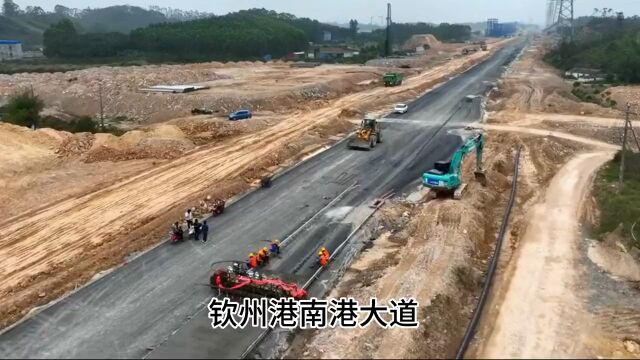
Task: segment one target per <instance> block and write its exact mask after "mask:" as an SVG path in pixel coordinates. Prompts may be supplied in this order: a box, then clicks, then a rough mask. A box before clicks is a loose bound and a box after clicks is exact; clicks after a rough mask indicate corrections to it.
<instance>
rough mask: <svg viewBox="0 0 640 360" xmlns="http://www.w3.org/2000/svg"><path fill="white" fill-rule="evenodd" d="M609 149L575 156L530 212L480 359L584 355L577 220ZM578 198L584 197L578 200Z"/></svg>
mask: <svg viewBox="0 0 640 360" xmlns="http://www.w3.org/2000/svg"><path fill="white" fill-rule="evenodd" d="M612 156H613V152H612V151H598V152H590V153H583V154H579V155H577V156H576V157H575V158H573V159H572V160H571V161H569V162H568V163H567V164H566V165H565V166H563V167H562V168H561V169H560V171H559V172H558V173H557V174H556V175H555V177H554V178H553V180H552V181H551V184H550V186H549V188H548V189H547V190H546V193H545V195H544V199H543V200H542V201H541V202H540V203H538V204H536V205H535V206H534V207H533V208H532V209H531V211H530V214H529V216H530V219H531V220H530V222H529V225H528V227H527V229H526V232H525V234H524V235H523V237H522V239H521V240H520V241H521V244H522V245H521V247H520V248H519V250H518V251H519V252H520V253H519V254H518V256H517V262H515V263H513V264H511V266H510V267H509V269H508V270H507V271H508V275H507V279H509V280H508V281H509V285H508V288H507V290H506V294H505V296H504V299H503V301H502V303H501V304H492V305H493V306H494V307H499V308H500V310H499V313H498V315H497V319H495V321H493V320H490V319H488V320H487V321H490V322H493V323H494V328H493V331H492V332H491V334H490V335H489V336H488V338H487V339H486V341H485V342H484V346H483V347H482V348H481V349H480V351H479V354H477V355H478V357H482V358H550V357H563V358H564V357H581V356H587V355H586V353H584V351H585V346H584V343H583V342H582V341H581V338H580V329H581V328H582V327H584V326H585V325H586V324H585V323H584V322H583V319H584V318H583V315H582V312H581V308H580V301H579V298H578V296H577V295H576V294H577V292H578V291H579V289H580V284H579V283H577V279H578V274H577V270H576V269H577V268H576V266H575V262H576V260H577V259H578V257H579V256H580V254H579V248H578V240H579V217H580V214H581V210H582V205H583V201H584V199H586V194H588V192H589V189H590V186H591V183H592V179H593V176H594V175H595V172H596V170H597V169H598V168H599V167H600V166H602V165H603V164H604V163H605V162H606V161H608V160H609V159H611V158H612ZM576 199H583V200H580V201H576Z"/></svg>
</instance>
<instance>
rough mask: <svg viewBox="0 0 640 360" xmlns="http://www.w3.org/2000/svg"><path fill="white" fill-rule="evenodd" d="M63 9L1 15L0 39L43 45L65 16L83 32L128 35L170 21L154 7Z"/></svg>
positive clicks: (29, 46)
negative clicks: (49, 28)
mask: <svg viewBox="0 0 640 360" xmlns="http://www.w3.org/2000/svg"><path fill="white" fill-rule="evenodd" d="M70 10H73V9H67V8H65V11H64V12H43V11H42V12H40V11H39V12H37V13H35V12H33V11H32V12H26V11H19V12H18V13H17V14H15V15H13V16H4V15H0V39H11V40H20V41H22V42H23V43H24V45H25V48H36V47H41V46H42V44H43V38H42V36H43V34H44V31H45V30H46V29H47V28H48V27H49V26H51V25H53V24H56V23H58V22H60V21H61V20H63V19H69V20H71V21H72V22H73V24H74V26H75V27H76V29H77V30H78V32H80V33H107V32H119V33H125V34H128V33H129V32H131V31H132V30H134V29H137V28H140V27H145V26H148V25H150V24H156V23H163V22H167V21H169V19H167V17H166V16H165V15H164V14H162V13H160V12H158V11H152V10H145V9H143V8H140V7H136V6H127V5H123V6H110V7H106V8H101V9H85V10H73V11H70Z"/></svg>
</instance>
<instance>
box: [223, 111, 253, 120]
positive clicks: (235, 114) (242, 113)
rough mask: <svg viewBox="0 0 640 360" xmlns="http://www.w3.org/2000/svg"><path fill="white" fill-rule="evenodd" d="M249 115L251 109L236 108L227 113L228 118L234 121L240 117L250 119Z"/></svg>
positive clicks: (240, 118)
mask: <svg viewBox="0 0 640 360" xmlns="http://www.w3.org/2000/svg"><path fill="white" fill-rule="evenodd" d="M251 116H252V115H251V111H249V110H238V111H236V112H232V113H231V114H229V120H232V121H235V120H242V119H251Z"/></svg>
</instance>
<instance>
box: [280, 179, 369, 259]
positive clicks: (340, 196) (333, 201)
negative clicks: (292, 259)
mask: <svg viewBox="0 0 640 360" xmlns="http://www.w3.org/2000/svg"><path fill="white" fill-rule="evenodd" d="M358 186H360V185H358V182H357V181H356V182H354V183H353V184H351V186H349V187H348V188H346V189H345V190H344V191H343V192H341V193H340V194H338V196H336V197H335V198H333V200H331V201H330V202H329V203H328V204H327V205H325V206H324V207H323V208H322V209H320V210H318V212H316V213H315V214H314V215H313V216H312V217H311V218H309V220H307V221H306V222H305V223H304V224H302V225H300V227H299V228H297V229H296V230H295V231H294V232H292V233H291V234H290V235H289V236H287V237H286V238H285V239H284V240H282V242H281V243H280V247H284V246H285V243H286V242H287V241H289V240H291V239H292V238H293V237H294V236H296V235H297V234H298V233H299V232H300V231H302V229H304V228H305V227H306V226H307V225H309V223H311V222H312V221H313V220H314V219H315V218H316V217H318V216H319V215H320V214H321V213H322V212H323V211H325V210H326V209H328V208H329V207H331V206H333V204H335V203H336V202H338V200H340V199H341V198H342V197H343V196H344V195H345V194H346V193H348V192H350V191H351V190H353V189H355V188H357V187H358Z"/></svg>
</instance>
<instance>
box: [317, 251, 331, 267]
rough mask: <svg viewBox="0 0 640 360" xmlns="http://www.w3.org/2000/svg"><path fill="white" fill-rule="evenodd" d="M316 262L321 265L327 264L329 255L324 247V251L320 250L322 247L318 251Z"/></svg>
mask: <svg viewBox="0 0 640 360" xmlns="http://www.w3.org/2000/svg"><path fill="white" fill-rule="evenodd" d="M316 262H317V264H318V265H320V266H321V267H325V266H327V264H328V263H329V255H328V252H326V249H325V251H322V249H320V251H318V259H317V260H316Z"/></svg>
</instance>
